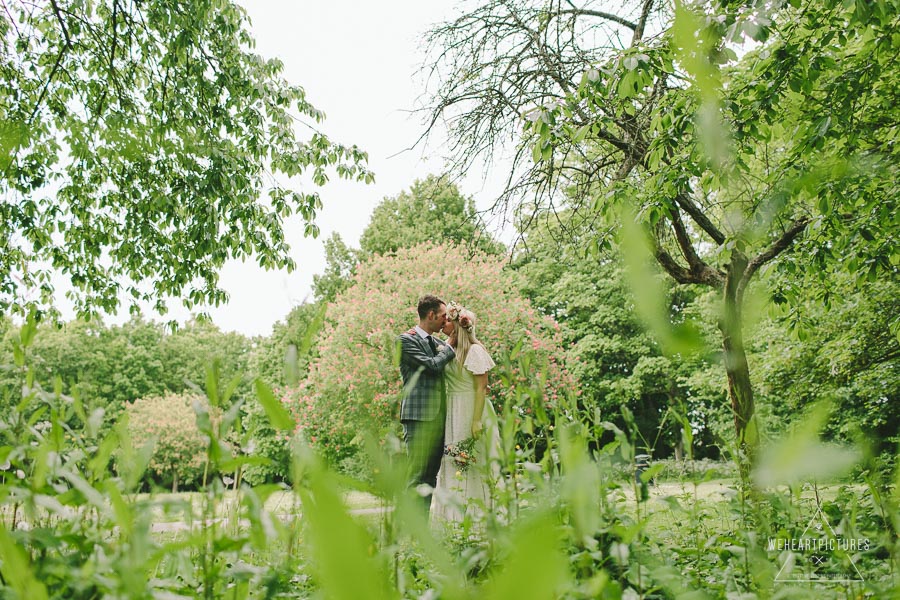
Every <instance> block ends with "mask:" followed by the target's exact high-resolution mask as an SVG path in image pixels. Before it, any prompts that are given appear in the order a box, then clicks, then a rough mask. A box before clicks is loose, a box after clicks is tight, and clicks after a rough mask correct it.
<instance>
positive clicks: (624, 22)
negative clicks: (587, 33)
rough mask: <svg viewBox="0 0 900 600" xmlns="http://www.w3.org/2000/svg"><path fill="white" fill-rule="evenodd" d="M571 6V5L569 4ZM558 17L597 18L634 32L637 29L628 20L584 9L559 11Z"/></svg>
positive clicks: (599, 11)
mask: <svg viewBox="0 0 900 600" xmlns="http://www.w3.org/2000/svg"><path fill="white" fill-rule="evenodd" d="M569 4H570V5H571V3H569ZM558 14H560V15H575V16H576V17H581V16H585V17H599V18H601V19H606V20H607V21H612V22H613V23H618V24H619V25H624V26H625V27H627V28H628V29H631V30H636V29H637V28H638V24H637V23H632V22H631V21H629V20H628V19H623V18H622V17H620V16H619V15H616V14H613V13H608V12H603V11H602V10H588V9H585V8H571V9H564V10H561V11H559V13H558Z"/></svg>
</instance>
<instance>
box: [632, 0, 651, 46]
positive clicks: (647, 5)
mask: <svg viewBox="0 0 900 600" xmlns="http://www.w3.org/2000/svg"><path fill="white" fill-rule="evenodd" d="M652 8H653V0H645V1H644V7H643V8H642V9H641V18H640V19H639V20H638V22H637V25H636V26H635V27H633V29H634V36H633V37H632V38H631V46H632V48H633V47H634V46H637V45H638V42H640V41H641V38H643V37H644V28H645V27H646V26H647V19H648V18H650V10H651V9H652Z"/></svg>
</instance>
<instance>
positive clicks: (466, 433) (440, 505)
mask: <svg viewBox="0 0 900 600" xmlns="http://www.w3.org/2000/svg"><path fill="white" fill-rule="evenodd" d="M493 367H494V361H493V359H492V358H491V356H490V354H488V352H487V350H485V349H484V347H483V346H480V345H477V344H476V345H473V346H472V347H471V348H470V349H469V353H468V355H467V356H466V363H465V365H462V366H461V365H460V364H459V361H456V360H455V361H453V362H451V363H450V364H449V365H447V368H446V369H445V370H444V374H445V376H446V378H447V420H446V425H445V429H444V447H445V448H446V447H447V446H450V445H453V444H458V443H459V442H461V441H462V440H465V439H467V438H470V437H472V416H473V413H474V412H475V378H474V376H473V375H481V374H484V373H487V372H488V371H489V370H491V369H492V368H493ZM481 422H482V423H483V425H484V429H483V430H482V433H481V436H480V437H479V439H478V441H477V442H476V444H475V462H474V463H472V464H470V465H469V467H468V468H467V469H464V470H463V469H460V467H459V465H458V464H457V463H456V461H455V459H454V457H453V456H448V455H446V454H445V455H444V457H443V459H442V460H441V470H440V472H439V473H438V479H437V487H436V488H435V490H434V495H433V497H432V504H431V515H432V518H433V519H435V520H436V521H442V520H443V521H462V519H463V517H464V515H465V513H466V511H467V510H470V511H471V510H474V511H476V512H477V511H481V510H487V511H491V510H492V509H493V507H492V506H491V495H490V493H489V487H488V481H487V479H488V478H490V479H493V480H496V479H497V478H498V476H499V467H498V465H497V463H496V458H497V457H498V456H499V449H500V433H499V431H498V428H497V416H496V413H495V412H494V409H493V407H492V406H491V403H490V401H489V400H488V399H487V398H485V402H484V414H483V415H482V418H481ZM491 458H493V459H494V460H491Z"/></svg>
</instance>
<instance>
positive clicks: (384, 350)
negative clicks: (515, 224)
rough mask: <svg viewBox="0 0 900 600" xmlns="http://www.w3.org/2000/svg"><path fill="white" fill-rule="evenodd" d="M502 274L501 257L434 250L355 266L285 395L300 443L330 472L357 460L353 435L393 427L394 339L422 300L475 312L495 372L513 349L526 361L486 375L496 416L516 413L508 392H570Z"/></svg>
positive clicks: (542, 327) (513, 281) (548, 342)
mask: <svg viewBox="0 0 900 600" xmlns="http://www.w3.org/2000/svg"><path fill="white" fill-rule="evenodd" d="M503 266H504V259H503V258H500V257H496V256H489V255H486V254H482V253H479V252H475V253H473V252H472V251H471V250H469V249H466V248H461V247H457V246H448V245H433V244H425V245H421V246H417V247H415V248H409V249H400V250H398V251H397V253H396V254H395V255H390V256H375V257H373V258H372V259H370V260H368V261H366V262H365V263H362V264H361V265H360V266H359V268H358V270H357V273H356V275H355V279H354V283H353V285H352V286H351V287H350V288H348V289H347V290H345V291H344V292H343V293H341V294H340V295H339V296H338V297H337V298H336V300H335V301H334V302H333V303H332V304H330V305H329V306H328V310H327V313H326V324H325V327H324V329H323V331H322V333H321V335H320V337H319V344H318V351H319V356H318V357H317V358H316V359H315V360H314V361H313V362H312V364H311V365H310V368H309V372H308V374H307V377H306V379H305V380H304V381H303V382H301V384H300V385H299V386H298V387H295V388H293V389H289V390H288V391H287V392H286V393H285V402H286V404H287V405H288V406H289V407H291V409H292V410H293V411H294V413H295V416H296V417H297V421H298V424H299V427H300V428H301V429H303V430H304V432H305V434H306V437H307V438H308V439H309V441H310V442H311V443H312V444H313V445H315V446H316V447H318V448H319V449H320V450H322V451H323V452H324V453H325V455H326V456H328V457H329V458H330V459H331V460H332V461H334V462H335V464H341V463H344V464H346V461H347V459H348V458H352V457H353V456H355V455H356V453H357V450H358V447H359V442H360V441H361V440H360V436H359V434H360V432H362V431H364V430H367V429H368V430H374V431H376V432H379V433H382V432H384V431H385V430H388V429H391V428H396V427H397V424H398V421H397V414H398V412H399V403H400V372H399V369H398V366H397V365H398V360H399V356H398V353H399V348H398V343H397V336H398V335H399V334H401V333H403V332H404V331H406V330H407V329H409V328H410V327H413V326H414V325H415V324H416V323H417V322H418V317H417V315H416V302H417V299H418V297H419V296H420V295H422V294H425V293H436V294H438V295H439V296H441V297H442V298H443V299H444V300H446V301H450V300H456V301H458V302H460V303H462V304H464V305H465V306H467V307H468V308H470V309H472V310H473V311H475V313H476V314H477V315H478V325H477V335H478V337H479V339H480V340H481V341H482V342H483V343H484V345H485V347H486V348H487V349H488V351H489V352H491V354H492V355H493V356H494V357H495V360H497V362H498V363H500V362H501V356H502V355H504V354H507V353H508V352H510V351H513V350H514V349H516V348H518V349H520V350H521V351H522V354H526V353H529V354H531V355H532V356H533V359H532V366H531V373H530V374H528V373H526V371H527V369H523V368H521V366H520V365H518V364H516V365H510V366H509V367H508V368H507V369H495V370H494V371H492V375H491V377H490V378H489V387H488V397H489V398H490V399H491V400H492V401H493V402H494V404H495V406H496V407H497V410H498V412H499V411H500V409H501V407H502V405H503V404H505V403H516V404H522V401H521V400H519V399H518V397H517V395H516V393H515V390H516V387H517V386H518V387H520V388H522V387H526V388H527V387H529V386H530V387H535V386H539V388H540V389H539V396H540V397H541V398H540V399H539V400H540V401H543V402H544V403H546V404H553V403H554V402H556V401H557V400H558V399H559V398H560V397H561V396H562V394H563V393H565V392H566V391H568V390H571V389H572V388H573V383H572V378H571V377H570V376H569V374H568V372H567V371H566V369H565V368H564V366H563V365H562V364H560V361H559V359H558V357H559V356H561V355H562V350H561V347H560V346H561V344H562V340H561V336H560V333H559V325H558V324H557V323H556V322H555V321H553V320H552V319H550V318H549V317H546V316H542V315H540V314H539V313H538V312H537V311H536V310H535V309H534V308H533V307H532V306H531V304H530V303H529V301H528V300H527V299H526V298H524V297H523V296H522V295H521V294H520V293H519V280H518V276H517V275H516V274H515V273H513V272H511V271H509V270H506V269H504V268H503ZM500 371H503V376H502V377H501V376H500V374H499V373H500ZM529 375H530V376H529ZM519 395H521V394H519ZM517 409H519V410H520V411H521V413H522V414H527V413H529V412H530V411H531V410H532V409H531V407H529V406H517Z"/></svg>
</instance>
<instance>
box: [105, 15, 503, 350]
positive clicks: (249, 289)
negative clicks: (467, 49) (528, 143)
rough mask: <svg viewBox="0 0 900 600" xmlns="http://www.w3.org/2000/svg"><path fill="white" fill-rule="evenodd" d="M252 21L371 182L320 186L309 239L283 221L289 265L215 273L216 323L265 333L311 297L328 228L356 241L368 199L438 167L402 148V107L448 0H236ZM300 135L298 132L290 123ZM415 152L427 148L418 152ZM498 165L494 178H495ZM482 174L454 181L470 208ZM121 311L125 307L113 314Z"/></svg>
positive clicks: (483, 200) (266, 51)
mask: <svg viewBox="0 0 900 600" xmlns="http://www.w3.org/2000/svg"><path fill="white" fill-rule="evenodd" d="M238 1H239V3H240V4H241V5H243V6H244V7H245V8H246V9H247V11H248V13H249V15H250V18H251V21H252V33H253V36H254V37H255V38H256V41H257V47H256V52H257V53H259V54H261V55H262V56H265V57H277V58H280V59H281V60H282V61H283V62H284V77H285V78H286V79H287V80H288V81H290V82H292V83H295V84H299V85H301V86H303V87H304V88H305V89H306V92H307V98H308V99H309V100H310V102H312V104H313V105H314V106H315V107H316V108H318V109H319V110H322V111H324V112H325V114H326V117H327V118H326V120H325V121H324V123H323V124H321V126H320V128H321V130H322V131H324V132H325V133H326V134H328V135H329V136H330V137H331V139H332V140H334V141H337V142H340V143H344V144H348V145H349V144H356V145H357V146H359V147H360V148H361V149H363V150H365V151H367V152H368V153H369V168H370V169H371V170H372V171H374V173H375V178H376V181H375V184H373V185H365V184H362V183H354V182H346V181H342V180H338V179H337V178H336V177H335V178H334V179H333V180H332V181H330V182H329V183H328V184H327V185H326V186H325V187H323V188H321V189H320V190H319V191H320V194H321V197H322V201H323V203H324V209H323V210H322V211H321V212H320V213H319V215H318V217H317V219H316V222H317V224H318V225H319V227H320V229H321V234H320V236H319V238H318V239H315V240H313V239H307V238H304V237H303V228H302V225H301V222H300V219H299V218H295V219H292V220H290V221H289V222H288V225H287V228H286V238H287V240H288V242H289V243H290V245H291V247H292V256H293V258H294V259H295V261H296V262H297V265H298V269H297V270H295V271H294V272H293V273H287V272H285V271H269V272H267V271H264V270H263V269H261V268H260V267H258V266H257V265H256V263H255V262H254V261H253V260H248V261H247V262H245V263H241V262H238V261H233V262H231V263H229V264H227V265H226V266H225V267H224V269H223V270H222V272H221V279H220V285H221V286H222V288H223V289H225V290H226V291H227V292H228V293H229V295H230V301H229V303H228V304H227V305H226V306H220V307H218V308H209V309H208V312H209V314H210V315H211V316H212V319H213V321H214V322H215V323H216V324H217V325H218V326H219V327H220V328H222V329H223V330H226V331H238V332H240V333H243V334H245V335H250V336H252V335H268V334H269V333H270V332H271V328H272V325H273V324H274V323H275V322H276V321H279V320H282V319H283V318H284V317H285V316H286V315H287V313H288V312H289V311H290V310H291V308H293V307H294V306H296V305H298V304H300V303H301V302H303V300H304V298H307V297H309V299H310V300H311V299H312V292H311V286H312V278H313V275H314V274H316V273H321V272H322V271H323V270H324V267H325V251H324V241H325V240H326V239H327V238H328V237H329V236H330V235H331V234H332V232H338V233H339V234H340V235H341V237H342V238H343V239H344V241H345V242H346V243H348V244H349V245H351V246H354V247H355V246H357V245H358V242H359V236H360V234H361V233H362V231H363V229H364V228H365V226H366V224H367V223H368V221H369V217H370V215H371V213H372V210H373V209H374V208H375V206H376V205H377V204H378V203H379V202H380V201H381V200H382V199H383V198H385V197H386V196H395V195H397V194H398V193H399V192H401V191H402V190H405V189H409V187H410V185H411V184H412V183H413V181H414V180H415V179H416V178H424V177H425V176H426V175H428V174H429V173H439V172H441V171H442V166H443V162H442V160H440V158H439V157H440V156H441V148H437V147H434V146H431V147H428V148H421V147H417V148H416V149H415V150H413V151H410V152H403V150H405V149H406V148H409V147H410V146H412V145H413V143H414V142H415V141H416V140H417V139H418V137H419V136H420V135H421V134H422V132H423V130H424V126H423V124H422V122H421V117H420V116H417V115H410V114H408V112H407V111H409V110H410V109H412V108H414V107H415V106H416V100H417V99H418V98H419V97H420V96H421V94H422V92H423V86H424V81H422V78H421V77H419V76H418V75H417V71H418V68H419V67H420V65H421V64H422V62H423V60H424V49H423V48H422V42H421V38H422V35H423V34H424V32H425V31H426V30H427V29H428V27H429V25H431V24H433V23H436V22H438V21H441V20H444V19H447V18H449V17H450V16H451V15H453V14H454V11H455V9H454V6H455V3H454V2H436V1H430V0H426V1H423V0H418V1H409V0H402V1H393V2H390V3H387V2H384V3H382V2H365V1H361V0H356V1H348V0H332V1H331V2H315V3H313V2H307V1H305V0H299V1H296V2H290V1H287V0H277V1H276V0H238ZM299 133H300V134H301V135H306V134H307V132H304V131H302V130H300V131H299ZM423 155H428V156H433V157H435V158H431V159H429V160H426V159H425V158H424V157H423ZM502 178H503V173H499V172H498V173H495V174H494V179H496V180H502ZM483 181H484V173H483V172H479V173H469V174H467V178H466V179H465V180H463V181H462V183H461V185H460V187H461V189H462V191H463V193H464V194H466V195H467V196H473V197H474V198H475V201H476V204H477V206H478V207H479V209H485V208H487V207H489V206H490V205H491V204H492V203H493V201H494V199H495V197H496V195H497V193H498V192H499V191H500V186H499V185H493V184H492V183H488V184H487V185H485V184H484V183H483ZM169 306H170V312H169V313H168V314H167V315H165V317H162V318H160V317H158V316H157V315H155V314H154V313H153V312H152V310H151V309H146V310H145V314H146V315H147V316H148V317H149V318H154V319H161V320H168V319H172V318H174V319H176V320H178V321H181V322H183V321H184V320H185V319H186V318H187V317H189V313H188V311H187V310H186V309H184V308H183V307H181V305H180V301H179V300H177V299H172V300H170V301H169ZM124 319H127V310H123V312H122V314H121V315H120V316H119V317H118V318H108V319H107V322H120V321H122V320H124Z"/></svg>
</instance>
